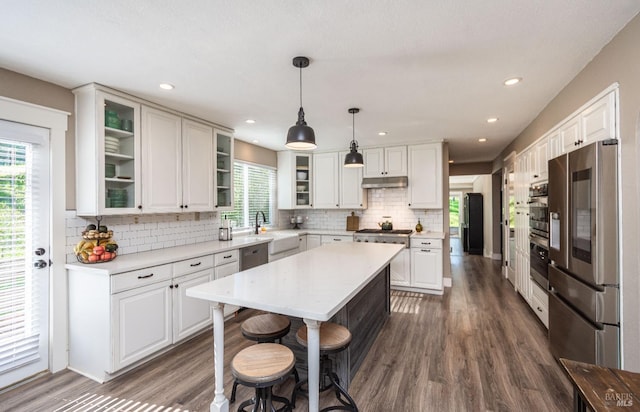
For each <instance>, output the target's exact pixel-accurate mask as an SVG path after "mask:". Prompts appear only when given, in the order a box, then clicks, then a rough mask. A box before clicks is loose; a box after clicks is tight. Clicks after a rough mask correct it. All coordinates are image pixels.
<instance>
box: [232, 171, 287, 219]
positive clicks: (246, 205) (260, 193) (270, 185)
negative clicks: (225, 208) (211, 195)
mask: <svg viewBox="0 0 640 412" xmlns="http://www.w3.org/2000/svg"><path fill="white" fill-rule="evenodd" d="M233 194H234V197H233V203H234V209H233V212H229V213H226V214H223V217H224V216H225V215H226V217H227V219H230V220H232V221H234V222H235V225H234V226H235V229H236V230H238V229H240V230H241V229H248V228H253V227H255V224H256V220H255V219H256V213H257V212H259V211H261V212H263V213H264V215H265V217H266V219H267V222H268V223H269V224H270V225H273V224H274V223H275V222H274V219H275V216H276V171H275V169H273V168H270V167H267V166H259V165H254V164H250V163H245V162H238V161H236V162H234V163H233ZM260 222H262V215H260Z"/></svg>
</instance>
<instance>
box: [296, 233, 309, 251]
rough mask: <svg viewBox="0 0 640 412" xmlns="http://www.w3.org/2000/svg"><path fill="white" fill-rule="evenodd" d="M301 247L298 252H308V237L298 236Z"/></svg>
mask: <svg viewBox="0 0 640 412" xmlns="http://www.w3.org/2000/svg"><path fill="white" fill-rule="evenodd" d="M298 241H299V242H300V246H298V252H304V251H306V250H307V235H300V236H298Z"/></svg>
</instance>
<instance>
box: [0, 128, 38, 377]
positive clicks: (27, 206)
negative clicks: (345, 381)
mask: <svg viewBox="0 0 640 412" xmlns="http://www.w3.org/2000/svg"><path fill="white" fill-rule="evenodd" d="M49 213H50V212H49V131H48V130H46V129H42V128H37V127H32V126H26V125H22V124H18V123H12V122H6V121H2V120H0V389H2V388H3V387H6V386H9V385H11V384H13V383H15V382H18V381H20V380H23V379H25V378H28V377H29V376H32V375H34V374H36V373H39V372H42V371H44V370H46V369H48V366H49V358H48V352H49V346H48V341H49V335H48V331H49V322H48V319H49V239H50V237H49V220H50V215H49Z"/></svg>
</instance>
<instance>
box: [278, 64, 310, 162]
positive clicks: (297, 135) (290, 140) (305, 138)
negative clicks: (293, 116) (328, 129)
mask: <svg viewBox="0 0 640 412" xmlns="http://www.w3.org/2000/svg"><path fill="white" fill-rule="evenodd" d="M293 65H294V66H295V67H297V68H299V69H300V110H298V121H297V122H296V124H295V125H293V126H291V127H290V128H289V133H287V143H286V144H285V146H287V147H288V148H289V149H294V150H311V149H315V148H316V147H317V146H316V134H315V133H314V132H313V129H312V128H310V127H309V126H307V122H305V121H304V109H303V108H302V68H303V67H307V66H309V59H308V58H307V57H301V56H298V57H294V58H293Z"/></svg>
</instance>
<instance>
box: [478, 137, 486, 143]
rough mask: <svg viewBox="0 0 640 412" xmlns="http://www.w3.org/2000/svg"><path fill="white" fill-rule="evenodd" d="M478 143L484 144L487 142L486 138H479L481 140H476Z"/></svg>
mask: <svg viewBox="0 0 640 412" xmlns="http://www.w3.org/2000/svg"><path fill="white" fill-rule="evenodd" d="M478 141H479V142H480V143H484V142H486V141H487V138H486V137H481V138H479V139H478Z"/></svg>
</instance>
